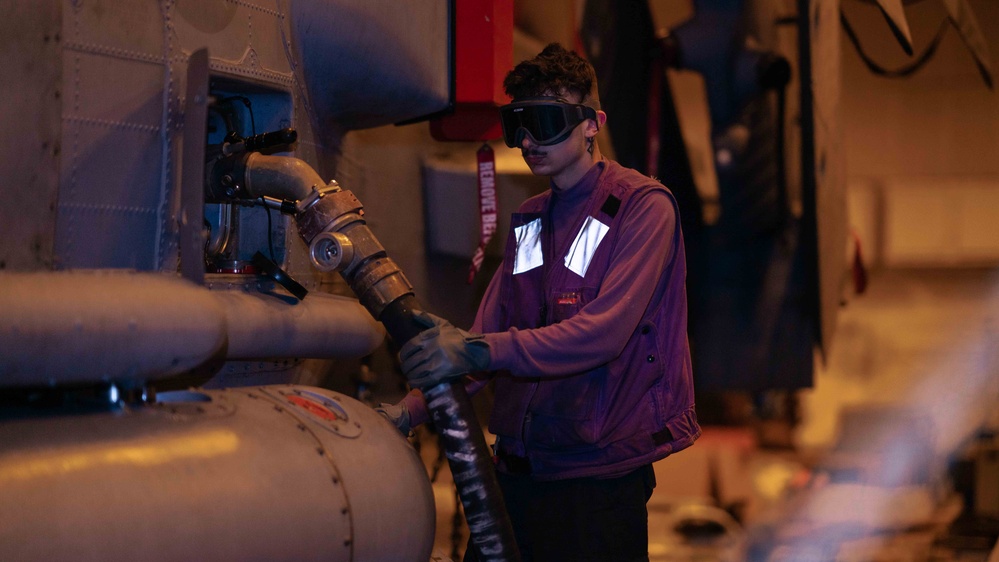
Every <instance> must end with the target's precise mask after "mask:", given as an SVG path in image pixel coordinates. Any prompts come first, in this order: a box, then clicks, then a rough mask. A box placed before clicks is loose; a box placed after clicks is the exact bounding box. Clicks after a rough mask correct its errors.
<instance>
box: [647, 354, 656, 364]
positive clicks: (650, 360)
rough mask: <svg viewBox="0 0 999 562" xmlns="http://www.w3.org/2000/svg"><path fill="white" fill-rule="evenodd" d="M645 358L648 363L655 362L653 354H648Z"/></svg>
mask: <svg viewBox="0 0 999 562" xmlns="http://www.w3.org/2000/svg"><path fill="white" fill-rule="evenodd" d="M645 360H646V361H648V362H649V363H653V362H655V360H656V358H655V356H653V355H649V356H648V357H646V358H645Z"/></svg>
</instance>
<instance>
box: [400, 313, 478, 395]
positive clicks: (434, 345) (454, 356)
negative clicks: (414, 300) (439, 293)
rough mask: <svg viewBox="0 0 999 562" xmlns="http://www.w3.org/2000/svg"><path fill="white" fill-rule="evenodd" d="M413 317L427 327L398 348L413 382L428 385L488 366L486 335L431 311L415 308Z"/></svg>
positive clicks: (407, 374) (421, 385) (411, 382)
mask: <svg viewBox="0 0 999 562" xmlns="http://www.w3.org/2000/svg"><path fill="white" fill-rule="evenodd" d="M414 318H415V319H416V321H417V322H419V323H420V324H422V325H423V326H426V327H427V328H428V329H427V330H424V331H422V332H420V333H419V334H417V335H415V336H413V338H412V339H411V340H409V341H408V342H406V344H405V345H403V346H402V349H401V350H399V359H400V361H401V362H402V372H403V373H405V374H406V378H407V379H409V384H411V385H412V386H414V387H416V388H421V389H422V388H428V387H432V386H436V385H438V384H440V383H442V382H445V381H448V380H450V379H452V378H455V377H459V376H461V375H464V374H465V373H472V372H475V371H482V370H484V369H486V368H488V367H489V344H488V343H486V340H485V336H483V335H481V334H470V333H468V332H466V331H464V330H459V329H458V328H455V327H454V325H452V324H451V323H450V322H448V321H447V320H444V319H443V318H440V317H437V316H434V315H433V314H430V313H428V312H422V311H419V312H416V314H415V315H414Z"/></svg>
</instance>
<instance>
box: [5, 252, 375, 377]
mask: <svg viewBox="0 0 999 562" xmlns="http://www.w3.org/2000/svg"><path fill="white" fill-rule="evenodd" d="M0 286H2V287H3V291H0V387H4V386H30V385H50V384H55V383H63V384H68V383H83V382H92V383H94V382H101V381H110V380H114V381H126V380H127V381H139V382H141V381H150V380H156V379H162V378H166V377H169V376H173V375H177V374H181V373H184V372H187V371H190V370H191V369H194V368H196V367H198V366H200V365H203V364H205V363H206V362H207V361H209V360H210V359H213V358H229V359H256V358H282V357H292V358H299V357H301V358H320V359H331V358H350V357H360V356H362V355H365V354H367V353H370V352H371V351H373V350H374V349H375V348H376V347H378V345H379V344H380V343H381V342H382V340H383V339H384V329H383V328H382V327H381V325H380V324H378V323H377V322H375V320H374V319H373V318H372V317H371V315H370V314H368V312H367V311H366V310H365V309H364V308H363V307H362V306H361V305H360V303H359V302H358V301H357V300H356V299H352V298H347V297H341V296H335V295H329V294H323V293H313V294H311V295H309V298H307V299H306V300H304V301H298V300H296V299H294V298H292V297H290V296H288V295H286V294H284V293H281V292H278V291H277V290H276V289H274V285H273V284H270V285H268V286H263V285H261V284H256V285H254V291H252V292H250V291H244V290H243V289H242V288H241V287H236V290H232V291H230V290H227V288H223V287H220V288H218V289H216V290H214V291H210V290H208V289H206V288H203V287H199V286H197V285H194V284H192V283H189V282H187V281H184V280H182V279H180V278H179V277H175V276H172V275H166V274H158V273H140V272H127V271H111V270H104V271H76V272H33V273H10V272H7V273H0ZM226 287H228V285H227V286H226Z"/></svg>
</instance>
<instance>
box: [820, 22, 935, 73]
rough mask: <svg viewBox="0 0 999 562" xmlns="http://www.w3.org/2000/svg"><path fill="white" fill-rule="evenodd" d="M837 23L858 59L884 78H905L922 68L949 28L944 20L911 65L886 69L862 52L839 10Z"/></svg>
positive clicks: (855, 34) (850, 27)
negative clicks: (841, 27)
mask: <svg viewBox="0 0 999 562" xmlns="http://www.w3.org/2000/svg"><path fill="white" fill-rule="evenodd" d="M839 21H840V23H842V25H843V31H845V32H846V37H847V38H848V39H849V40H850V43H853V47H854V48H855V49H856V50H857V54H858V55H860V59H861V60H862V61H864V64H865V65H867V68H868V69H870V71H871V72H873V73H874V74H877V75H878V76H884V77H885V78H905V77H908V76H910V75H912V74H913V73H915V72H916V71H918V70H919V69H920V68H922V67H923V66H924V65H925V64H926V63H927V62H929V60H930V59H931V58H932V57H933V55H934V54H935V53H936V51H937V47H939V46H940V41H941V40H943V36H944V33H945V32H946V31H947V28H948V27H950V22H949V20H948V19H947V18H944V20H943V22H942V23H941V24H940V29H938V30H937V34H936V36H935V37H933V41H931V42H930V44H929V45H928V46H927V47H926V50H925V51H923V53H922V54H921V55H919V57H917V58H916V60H914V61H913V62H912V63H911V64H908V65H906V66H903V67H900V68H896V69H888V68H885V67H883V66H881V65H880V64H878V63H876V62H874V60H873V59H872V58H871V57H870V56H868V55H867V53H866V52H864V48H863V47H862V46H861V45H860V39H859V38H857V33H856V32H855V31H854V30H853V26H851V25H850V22H849V20H847V19H846V13H845V12H843V10H840V12H839Z"/></svg>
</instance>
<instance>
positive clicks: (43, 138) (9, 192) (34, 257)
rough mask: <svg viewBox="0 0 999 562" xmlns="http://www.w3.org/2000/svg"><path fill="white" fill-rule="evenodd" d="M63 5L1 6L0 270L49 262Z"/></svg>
mask: <svg viewBox="0 0 999 562" xmlns="http://www.w3.org/2000/svg"><path fill="white" fill-rule="evenodd" d="M61 16H62V14H61V11H60V8H59V5H58V4H55V3H36V2H32V1H30V0H18V1H16V2H3V3H2V4H0V55H2V58H3V64H2V65H0V99H3V100H4V105H5V109H4V111H3V117H2V125H0V151H2V153H3V158H0V193H3V198H4V203H3V205H2V206H0V240H2V241H3V242H2V244H0V269H15V270H37V269H47V268H49V267H51V265H52V247H53V243H54V240H55V207H56V197H57V194H58V187H59V166H58V161H59V153H60V151H61V150H62V138H61V134H60V127H59V115H60V106H61V104H62V100H61V98H62V96H63V95H64V91H63V87H62V84H61V79H62V65H61V64H60V62H59V61H60V57H61V51H62V41H63V38H62V33H61V25H62V24H61Z"/></svg>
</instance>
